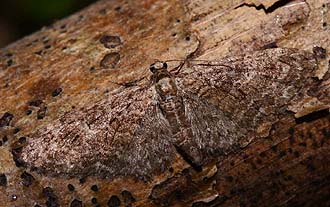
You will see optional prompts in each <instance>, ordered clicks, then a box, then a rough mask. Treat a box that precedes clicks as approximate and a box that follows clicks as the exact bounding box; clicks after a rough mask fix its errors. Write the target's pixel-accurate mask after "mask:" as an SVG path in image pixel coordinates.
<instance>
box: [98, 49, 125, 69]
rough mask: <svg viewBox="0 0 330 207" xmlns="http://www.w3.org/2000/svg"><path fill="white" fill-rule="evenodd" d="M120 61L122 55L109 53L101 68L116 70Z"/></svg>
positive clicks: (101, 63)
mask: <svg viewBox="0 0 330 207" xmlns="http://www.w3.org/2000/svg"><path fill="white" fill-rule="evenodd" d="M119 60H120V55H119V53H118V52H112V53H108V54H106V55H105V56H104V57H103V59H102V60H101V62H100V66H101V67H102V68H105V69H108V68H111V69H114V68H115V67H116V66H117V64H118V62H119Z"/></svg>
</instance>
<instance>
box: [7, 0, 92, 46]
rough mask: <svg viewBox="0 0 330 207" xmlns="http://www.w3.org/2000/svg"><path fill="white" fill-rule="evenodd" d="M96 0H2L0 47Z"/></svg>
mask: <svg viewBox="0 0 330 207" xmlns="http://www.w3.org/2000/svg"><path fill="white" fill-rule="evenodd" d="M95 1H96V0H0V48H1V47H4V46H6V45H7V44H9V43H11V42H13V41H15V40H17V39H19V38H21V37H23V36H25V35H28V34H31V33H32V32H35V31H37V30H39V29H40V28H41V27H43V26H47V25H50V24H52V23H53V22H54V21H56V20H58V19H61V18H63V17H66V16H68V15H70V14H72V13H73V12H75V11H78V10H80V9H82V8H84V7H86V6H88V5H89V4H91V3H93V2H95Z"/></svg>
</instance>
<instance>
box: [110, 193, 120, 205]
mask: <svg viewBox="0 0 330 207" xmlns="http://www.w3.org/2000/svg"><path fill="white" fill-rule="evenodd" d="M107 204H108V207H119V206H120V204H121V202H120V199H119V198H118V196H115V195H113V196H111V197H110V199H109V201H108V203H107Z"/></svg>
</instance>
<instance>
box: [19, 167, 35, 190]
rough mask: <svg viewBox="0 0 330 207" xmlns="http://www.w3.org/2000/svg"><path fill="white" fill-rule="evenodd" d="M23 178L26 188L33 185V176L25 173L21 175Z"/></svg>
mask: <svg viewBox="0 0 330 207" xmlns="http://www.w3.org/2000/svg"><path fill="white" fill-rule="evenodd" d="M21 178H22V184H23V185H24V186H26V187H29V186H30V185H32V182H33V181H34V177H33V176H32V175H31V174H29V173H27V172H26V171H24V172H23V173H22V174H21Z"/></svg>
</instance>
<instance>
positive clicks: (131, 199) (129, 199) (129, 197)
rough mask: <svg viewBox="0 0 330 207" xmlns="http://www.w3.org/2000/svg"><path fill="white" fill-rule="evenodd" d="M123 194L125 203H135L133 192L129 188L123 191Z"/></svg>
mask: <svg viewBox="0 0 330 207" xmlns="http://www.w3.org/2000/svg"><path fill="white" fill-rule="evenodd" d="M121 195H122V196H123V198H124V203H126V204H130V203H134V202H135V201H136V200H135V198H134V196H133V195H132V193H131V192H129V191H127V190H124V191H122V192H121Z"/></svg>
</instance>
